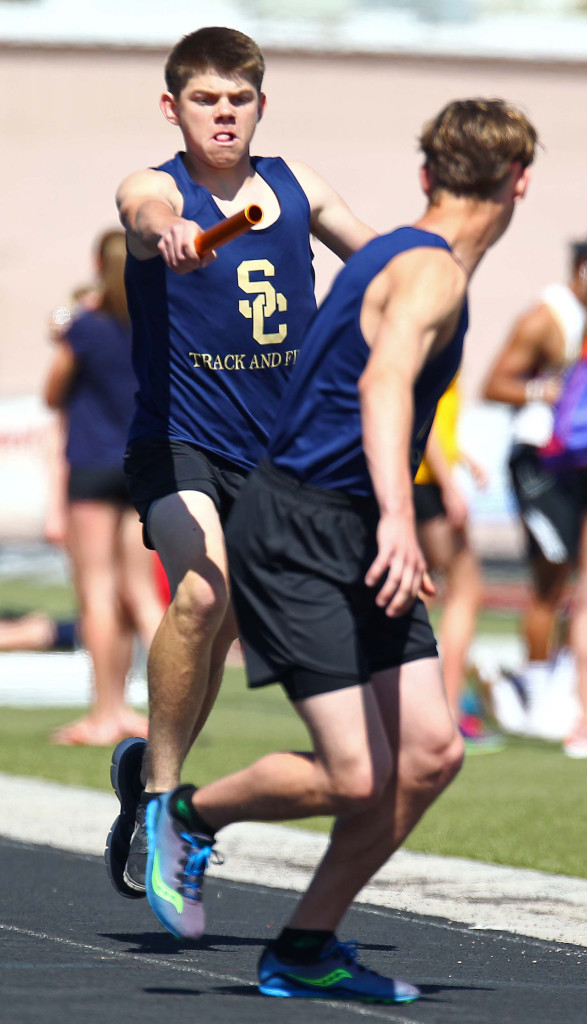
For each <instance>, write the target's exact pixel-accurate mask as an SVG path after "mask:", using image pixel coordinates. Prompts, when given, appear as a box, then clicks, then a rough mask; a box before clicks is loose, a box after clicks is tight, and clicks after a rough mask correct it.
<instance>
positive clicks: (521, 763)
mask: <svg viewBox="0 0 587 1024" xmlns="http://www.w3.org/2000/svg"><path fill="white" fill-rule="evenodd" d="M33 608H43V609H44V610H45V611H47V612H49V613H50V614H53V615H55V616H56V617H59V618H67V617H70V616H71V615H73V614H75V601H74V598H73V594H72V591H71V588H70V587H68V586H67V585H53V584H40V583H34V582H31V581H30V580H8V581H0V612H1V610H2V609H11V610H13V611H15V610H22V611H26V610H29V609H33ZM435 617H436V613H433V616H432V618H433V620H434V618H435ZM517 628H518V616H517V614H516V613H515V612H511V611H506V612H502V611H487V612H484V613H483V614H482V616H481V618H480V621H479V631H480V632H481V633H485V634H492V635H504V636H506V635H512V634H515V633H516V631H517ZM76 710H77V713H78V714H79V713H80V712H79V709H72V708H65V709H64V708H36V709H20V708H10V707H2V708H0V771H3V772H9V773H11V774H14V775H26V776H36V777H39V778H44V779H50V780H54V781H57V782H62V783H66V784H70V785H78V786H88V787H91V788H94V789H103V790H109V789H110V783H109V767H110V751H109V750H102V749H96V748H83V747H69V748H63V747H56V746H53V745H52V744H51V743H50V742H49V739H48V737H49V734H50V732H51V731H52V730H53V729H54V728H55V727H56V726H58V725H61V724H63V723H64V722H67V721H70V720H71V719H72V718H73V717H75V714H76ZM278 749H285V750H289V749H292V750H304V749H307V741H306V736H305V730H304V727H303V726H302V724H301V722H300V721H299V719H298V718H297V716H296V714H295V712H294V711H293V710H292V709H291V707H290V706H289V704H288V701H287V700H286V698H285V697H284V695H283V693H282V692H281V689H280V687H277V686H275V687H268V688H266V689H264V690H260V691H256V692H254V693H251V692H249V691H247V689H246V686H245V682H244V674H243V672H242V670H240V669H235V668H229V669H227V671H226V673H225V678H224V682H223V685H222V689H221V693H220V697H219V699H218V702H217V704H216V706H215V708H214V711H213V713H212V716H211V718H210V720H209V722H208V724H207V726H206V728H205V730H204V732H203V733H202V735H201V737H200V740H199V742H198V745H197V747H196V749H195V750H194V751H192V753H191V754H190V756H189V758H188V760H187V762H186V765H185V769H184V779H185V780H186V781H191V782H196V783H198V784H203V783H205V782H209V781H211V780H212V779H214V778H217V777H218V776H220V775H225V774H227V773H228V772H232V771H236V770H238V769H239V768H243V767H245V766H246V765H247V764H249V763H250V762H251V761H252V760H254V759H256V758H257V757H260V756H262V755H263V754H265V753H268V752H270V751H272V750H278ZM586 788H587V761H572V760H570V759H569V758H566V757H564V755H563V754H562V752H561V749H560V745H557V744H548V743H542V742H540V741H531V740H523V739H513V738H511V737H510V738H508V739H507V742H506V748H505V750H503V751H501V752H499V753H494V754H486V755H481V756H470V757H467V759H466V761H465V766H464V768H463V770H462V771H461V773H460V775H459V776H458V778H457V779H456V781H455V782H454V783H453V784H452V786H450V787H449V789H448V790H447V792H446V793H445V794H444V795H443V796H442V797H441V798H440V800H438V801H437V803H436V804H435V805H434V806H433V807H432V808H431V809H430V810H429V812H428V813H427V814H426V816H425V817H424V819H423V821H422V822H421V823H420V825H419V826H418V828H417V829H416V830H415V831H414V833H413V834H412V836H411V837H410V838H409V840H408V842H407V843H406V846H407V847H408V848H409V849H412V850H421V851H425V852H428V853H434V854H441V855H447V856H459V857H470V858H473V859H477V860H482V861H488V862H494V863H498V864H509V865H512V866H517V867H526V868H535V869H538V870H542V871H551V872H557V873H561V874H567V875H575V876H581V877H584V878H587V857H585V852H584V850H585V836H586V834H587V809H586V801H585V790H586ZM300 824H301V825H302V826H303V827H305V828H318V829H322V830H327V829H328V828H329V826H330V822H329V820H328V819H325V818H319V819H313V820H308V821H304V822H301V823H300Z"/></svg>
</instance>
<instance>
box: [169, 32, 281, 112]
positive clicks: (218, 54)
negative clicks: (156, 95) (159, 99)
mask: <svg viewBox="0 0 587 1024" xmlns="http://www.w3.org/2000/svg"><path fill="white" fill-rule="evenodd" d="M210 69H214V70H215V71H220V72H222V73H223V74H225V75H228V76H229V77H232V76H233V75H236V74H238V75H242V76H243V78H246V79H247V80H248V81H249V82H250V83H251V85H254V87H255V89H256V90H257V92H261V86H262V85H263V75H264V73H265V61H264V59H263V54H262V53H261V50H260V49H259V47H258V46H257V44H256V42H255V41H254V40H253V39H251V38H250V37H249V36H246V35H245V34H244V33H243V32H237V30H236V29H234V28H200V29H198V30H197V32H190V34H189V35H187V36H184V37H183V39H180V41H179V42H178V43H176V45H175V46H174V47H173V50H172V51H171V53H170V54H169V57H168V58H167V62H166V64H165V82H166V84H167V88H168V90H169V92H170V93H171V94H172V95H173V96H175V98H176V99H177V98H178V97H179V94H180V93H181V90H182V89H184V88H185V86H186V85H187V83H188V82H189V80H190V78H192V76H193V75H195V74H198V73H199V72H203V71H208V70H210Z"/></svg>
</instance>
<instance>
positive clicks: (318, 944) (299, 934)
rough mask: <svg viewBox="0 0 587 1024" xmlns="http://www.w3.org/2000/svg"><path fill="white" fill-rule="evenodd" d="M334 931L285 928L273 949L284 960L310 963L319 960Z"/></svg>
mask: <svg viewBox="0 0 587 1024" xmlns="http://www.w3.org/2000/svg"><path fill="white" fill-rule="evenodd" d="M333 937H334V932H323V931H318V930H317V929H314V928H284V929H283V931H282V932H281V934H280V935H278V937H277V938H276V940H275V943H274V946H273V951H274V953H275V954H276V956H278V957H279V958H280V960H281V959H283V960H291V961H292V962H293V963H296V964H310V963H313V961H315V960H317V959H318V957H319V956H320V954H321V952H322V950H323V949H324V946H325V945H326V943H327V942H328V941H329V940H330V939H332V938H333Z"/></svg>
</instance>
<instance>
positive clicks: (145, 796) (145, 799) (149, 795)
mask: <svg viewBox="0 0 587 1024" xmlns="http://www.w3.org/2000/svg"><path fill="white" fill-rule="evenodd" d="M158 796H161V793H155V792H147V790H146V789H144V790H143V792H142V793H141V795H140V797H139V803H140V804H141V805H142V806H143V807H146V806H147V804H148V803H149V800H155V798H156V797H158Z"/></svg>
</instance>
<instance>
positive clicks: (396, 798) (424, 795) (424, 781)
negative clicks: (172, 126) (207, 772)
mask: <svg viewBox="0 0 587 1024" xmlns="http://www.w3.org/2000/svg"><path fill="white" fill-rule="evenodd" d="M400 680H401V681H400ZM296 709H297V710H298V713H299V714H300V715H301V717H302V718H303V720H304V722H305V723H306V725H307V727H308V729H309V731H310V734H311V737H312V741H313V745H314V752H313V753H312V754H294V753H276V754H270V755H268V756H267V757H264V758H261V760H260V761H257V762H256V763H255V764H253V765H251V766H250V767H249V768H246V769H244V770H243V771H241V772H236V773H235V774H233V775H230V776H227V777H226V778H224V779H220V780H219V781H217V782H214V783H211V785H209V786H204V787H202V788H201V789H199V790H198V791H197V793H196V794H195V796H194V806H195V808H196V809H197V810H198V812H199V813H200V814H201V815H202V817H203V818H204V819H205V820H206V821H208V822H209V823H210V825H211V826H212V827H213V828H214V829H218V828H221V827H223V826H224V825H226V824H229V823H230V822H233V821H242V820H268V821H279V820H285V819H288V818H300V817H306V816H307V815H312V814H337V815H339V817H338V820H337V822H336V825H335V828H334V830H333V834H332V840H331V844H330V846H329V848H328V851H327V853H326V855H325V857H324V859H323V861H322V863H321V864H320V866H319V867H318V870H317V872H316V875H315V877H314V880H313V881H312V883H311V885H310V888H309V889H308V891H307V893H306V894H305V895H304V896H303V897H302V900H301V902H300V904H299V905H298V907H297V909H296V911H295V912H294V915H293V917H292V919H291V921H290V925H291V926H292V927H295V928H313V929H324V930H334V929H335V928H336V927H337V925H338V923H339V921H340V919H341V917H342V915H343V914H344V912H345V911H346V909H347V908H348V906H349V904H350V902H351V901H352V900H353V899H354V896H355V895H356V893H357V892H358V891H359V890H360V889H361V888H362V887H363V885H364V884H365V882H366V881H367V880H368V879H369V878H370V877H371V876H372V874H373V873H374V872H375V871H376V870H378V868H379V867H381V866H382V864H384V863H385V861H386V860H387V858H388V857H389V856H390V854H391V853H393V851H394V850H395V849H396V848H397V847H398V846H399V845H400V843H401V842H403V840H404V839H405V837H406V836H407V835H408V833H409V832H410V831H411V830H412V828H413V827H414V825H415V824H416V823H417V822H418V821H419V819H420V818H421V816H422V814H423V813H424V811H425V810H426V808H427V807H428V806H429V805H430V804H431V803H432V802H433V800H434V799H435V798H436V797H437V796H438V795H439V793H440V792H442V790H443V789H444V788H445V787H446V786H447V785H448V783H449V782H450V780H451V779H452V778H453V777H454V775H455V774H456V772H457V771H458V769H459V767H460V765H461V761H462V756H463V744H462V740H461V738H460V735H459V733H458V731H457V729H456V726H455V723H454V720H453V718H452V716H451V714H450V711H449V708H448V705H447V702H446V697H445V694H444V689H443V685H442V678H441V675H440V669H439V666H438V662H437V660H436V659H425V660H423V661H417V662H413V663H411V664H409V665H405V666H403V668H402V669H401V670H392V671H391V670H390V671H389V672H385V673H379V674H378V675H377V677H375V678H374V680H373V681H372V684H371V685H366V686H364V687H351V688H349V689H347V690H338V691H335V692H334V693H330V694H324V695H321V696H317V697H312V698H309V699H308V700H304V701H299V702H298V703H297V704H296ZM423 709H424V710H423ZM400 721H401V725H400ZM349 723H352V728H349Z"/></svg>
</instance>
